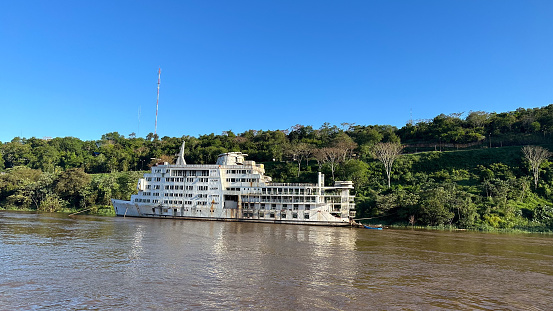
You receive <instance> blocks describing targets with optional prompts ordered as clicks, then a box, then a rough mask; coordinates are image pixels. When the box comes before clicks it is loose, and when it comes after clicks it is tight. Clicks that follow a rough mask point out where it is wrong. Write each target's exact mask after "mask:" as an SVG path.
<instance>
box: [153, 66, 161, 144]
mask: <svg viewBox="0 0 553 311" xmlns="http://www.w3.org/2000/svg"><path fill="white" fill-rule="evenodd" d="M160 80H161V67H159V69H158V71H157V100H156V127H155V128H154V135H156V134H157V109H158V107H159V83H160Z"/></svg>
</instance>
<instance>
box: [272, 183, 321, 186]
mask: <svg viewBox="0 0 553 311" xmlns="http://www.w3.org/2000/svg"><path fill="white" fill-rule="evenodd" d="M267 186H268V187H316V186H317V185H316V184H309V183H281V182H271V183H267Z"/></svg>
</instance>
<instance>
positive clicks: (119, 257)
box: [0, 212, 553, 310]
mask: <svg viewBox="0 0 553 311" xmlns="http://www.w3.org/2000/svg"><path fill="white" fill-rule="evenodd" d="M552 242H553V238H551V237H545V236H525V235H494V234H480V233H470V232H427V231H400V230H399V231H398V230H388V231H375V230H362V229H349V228H328V227H309V226H293V225H274V224H250V223H229V222H201V221H197V222H196V221H177V220H156V219H139V218H102V217H87V216H79V217H73V218H70V217H67V216H65V215H60V214H32V213H12V212H0V259H1V260H2V262H3V265H2V270H1V271H0V275H1V278H0V306H2V307H1V308H6V309H83V310H86V309H165V310H183V309H210V310H211V309H224V310H227V309H247V308H256V309H257V308H262V309H270V310H271V309H274V310H282V309H294V310H295V309H316V310H318V309H321V310H325V309H329V310H336V309H348V310H365V309H367V308H377V309H454V310H463V309H466V310H468V309H470V310H473V309H528V308H535V309H540V308H541V309H549V307H551V306H552V305H553V301H552V300H551V294H550V293H551V292H553V282H552V281H553V266H552V265H551V262H552V259H553V243H552Z"/></svg>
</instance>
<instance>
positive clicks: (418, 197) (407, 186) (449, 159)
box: [0, 105, 553, 231]
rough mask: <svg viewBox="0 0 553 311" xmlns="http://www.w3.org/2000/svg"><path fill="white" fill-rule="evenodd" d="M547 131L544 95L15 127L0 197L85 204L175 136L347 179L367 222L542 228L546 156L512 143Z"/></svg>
mask: <svg viewBox="0 0 553 311" xmlns="http://www.w3.org/2000/svg"><path fill="white" fill-rule="evenodd" d="M552 132H553V105H549V106H546V107H542V108H534V109H518V110H516V111H511V112H503V113H486V112H481V111H477V112H469V113H467V114H452V115H443V114H442V115H439V116H437V117H435V118H434V119H432V120H423V121H418V122H413V123H409V124H407V125H405V126H404V127H402V128H400V129H398V128H396V127H393V126H388V125H367V126H365V125H355V124H348V123H342V124H341V125H340V126H336V125H330V124H324V125H323V126H321V127H320V128H319V129H314V128H313V127H312V126H309V125H305V126H304V125H295V126H293V127H292V128H290V129H286V130H274V131H262V130H249V131H246V132H243V133H238V134H235V133H233V132H232V131H230V130H229V131H225V132H223V133H222V134H219V135H215V134H208V135H201V136H199V137H191V136H183V137H162V138H159V137H157V136H156V135H153V134H151V133H150V134H148V135H147V136H146V137H145V138H140V137H135V135H134V133H131V134H130V135H128V137H124V136H123V135H120V134H119V133H117V132H113V133H107V134H105V135H102V137H101V139H99V140H96V141H81V140H80V139H78V138H74V137H64V138H54V139H50V140H43V139H38V138H34V137H33V138H22V137H16V138H14V139H13V140H12V141H10V142H5V143H2V144H0V153H1V157H0V206H1V207H3V208H10V209H36V210H43V211H59V210H65V209H67V208H75V209H88V208H92V210H94V209H95V208H97V207H98V206H107V205H109V199H110V198H117V199H129V198H130V195H131V194H132V193H134V191H136V190H135V188H136V187H135V185H136V180H137V179H138V178H139V176H141V175H142V173H143V172H144V171H146V170H148V168H149V167H150V166H151V165H153V164H155V163H156V162H160V161H167V162H173V161H174V160H175V158H176V154H177V153H178V151H179V148H180V146H181V144H182V142H183V141H185V142H186V147H185V158H186V161H187V162H188V163H214V162H215V160H216V158H217V156H218V155H219V154H221V153H224V152H228V151H242V152H245V153H247V154H249V156H248V159H251V160H255V161H257V162H262V163H265V167H266V171H267V174H268V175H270V176H272V177H273V180H275V181H287V182H314V181H315V180H316V175H317V172H318V171H322V172H323V173H324V174H326V176H327V178H326V181H327V183H329V184H331V183H333V181H334V180H353V181H354V183H355V186H356V189H355V192H356V198H357V201H356V203H357V217H358V218H364V219H365V220H364V221H365V222H373V223H395V224H398V223H400V224H401V223H402V224H411V225H431V226H442V225H451V226H456V227H459V228H475V229H484V230H490V229H523V230H532V231H550V230H552V228H553V207H552V206H553V204H552V201H553V193H552V189H553V168H552V166H551V162H550V161H549V160H548V159H545V161H543V163H540V164H541V165H540V166H539V168H537V169H536V170H534V171H532V169H531V166H530V162H529V161H528V159H527V157H525V155H524V154H523V152H522V148H523V146H540V147H542V148H545V149H547V150H553V144H552V143H553V140H552V139H551V133H552ZM385 143H388V144H391V145H396V146H397V145H398V144H401V146H402V148H403V153H402V154H401V155H399V157H398V158H397V159H396V160H395V161H394V162H393V165H392V166H391V169H390V171H389V172H387V171H385V169H384V166H383V162H382V161H381V160H379V159H378V158H377V157H375V150H376V149H375V148H376V146H382V144H385ZM387 173H389V177H390V178H389V182H390V183H389V184H388V175H387ZM534 173H536V174H534Z"/></svg>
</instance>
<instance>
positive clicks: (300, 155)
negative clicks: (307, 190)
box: [288, 143, 311, 177]
mask: <svg viewBox="0 0 553 311" xmlns="http://www.w3.org/2000/svg"><path fill="white" fill-rule="evenodd" d="M288 153H289V155H290V156H292V159H293V160H294V161H296V162H298V177H299V176H300V171H301V162H302V161H303V160H306V159H308V158H309V156H310V155H311V149H310V148H309V145H308V144H306V143H294V144H291V145H290V147H289V149H288Z"/></svg>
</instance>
